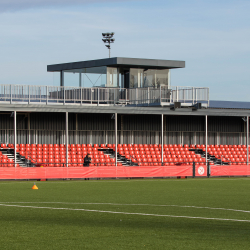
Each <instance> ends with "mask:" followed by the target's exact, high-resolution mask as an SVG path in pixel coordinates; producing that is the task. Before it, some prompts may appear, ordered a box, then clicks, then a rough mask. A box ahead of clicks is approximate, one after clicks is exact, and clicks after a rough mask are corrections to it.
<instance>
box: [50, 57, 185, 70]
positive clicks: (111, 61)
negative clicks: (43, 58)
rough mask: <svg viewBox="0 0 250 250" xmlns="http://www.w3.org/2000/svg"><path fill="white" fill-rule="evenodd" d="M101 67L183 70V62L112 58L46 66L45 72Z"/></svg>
mask: <svg viewBox="0 0 250 250" xmlns="http://www.w3.org/2000/svg"><path fill="white" fill-rule="evenodd" d="M101 66H107V67H123V68H142V69H176V68H185V61H175V60H156V59H139V58H126V57H113V58H106V59H99V60H91V61H82V62H71V63H61V64H53V65H47V71H48V72H54V71H63V70H73V69H82V68H93V67H101Z"/></svg>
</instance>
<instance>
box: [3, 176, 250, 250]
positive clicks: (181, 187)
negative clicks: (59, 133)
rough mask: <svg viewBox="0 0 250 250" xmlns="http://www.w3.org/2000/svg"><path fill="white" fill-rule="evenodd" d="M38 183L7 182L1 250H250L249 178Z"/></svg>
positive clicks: (4, 190)
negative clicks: (34, 186) (35, 188)
mask: <svg viewBox="0 0 250 250" xmlns="http://www.w3.org/2000/svg"><path fill="white" fill-rule="evenodd" d="M36 184H37V186H38V188H39V189H38V190H32V189H31V187H32V186H33V182H31V181H22V182H20V181H17V182H15V181H11V182H5V181H1V182H0V197H1V198H0V204H2V205H0V222H1V224H0V225H1V226H0V246H1V249H36V250H37V249H249V242H250V222H246V221H231V220H228V221H226V220H225V221H223V220H220V219H223V218H224V219H234V220H249V221H250V212H246V211H250V199H249V190H250V179H249V178H223V179H212V178H211V179H185V180H177V179H158V180H156V179H147V180H99V181H91V180H90V181H48V182H37V183H36ZM5 205H11V206H5ZM12 205H14V206H12ZM162 205H164V206H162ZM173 205H174V206H173ZM29 206H32V207H29ZM198 207H199V208H198ZM204 207H207V208H204ZM50 208H57V209H50ZM59 208H61V209H59ZM210 208H225V209H227V210H222V209H210ZM77 209H78V210H77ZM83 209H86V210H92V211H86V210H83ZM228 209H232V210H228ZM93 210H94V211H93ZM235 210H244V211H245V212H242V211H235ZM104 211H111V212H117V213H107V212H104ZM124 212H126V213H138V214H124ZM145 214H151V215H145ZM154 215H173V216H187V217H202V218H217V219H218V220H217V219H216V220H206V219H201V218H187V217H166V216H154Z"/></svg>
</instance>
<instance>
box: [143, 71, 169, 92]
mask: <svg viewBox="0 0 250 250" xmlns="http://www.w3.org/2000/svg"><path fill="white" fill-rule="evenodd" d="M143 78H144V79H143V80H144V81H143V87H153V88H159V87H160V86H169V69H163V70H153V69H148V70H145V71H144V74H143Z"/></svg>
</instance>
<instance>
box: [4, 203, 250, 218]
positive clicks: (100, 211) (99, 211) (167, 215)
mask: <svg viewBox="0 0 250 250" xmlns="http://www.w3.org/2000/svg"><path fill="white" fill-rule="evenodd" d="M0 206H5V207H22V208H34V209H51V210H70V211H85V212H97V213H109V214H125V215H142V216H154V217H171V218H186V219H201V220H218V221H234V222H235V221H236V222H250V220H238V219H225V218H207V217H193V216H184V215H170V214H146V213H130V212H116V211H105V210H93V209H83V208H63V207H62V208H59V207H35V206H20V205H10V204H0Z"/></svg>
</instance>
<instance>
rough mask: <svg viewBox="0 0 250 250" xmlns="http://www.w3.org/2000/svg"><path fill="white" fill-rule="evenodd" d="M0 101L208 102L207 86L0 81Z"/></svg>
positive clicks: (43, 102) (80, 102) (97, 102)
mask: <svg viewBox="0 0 250 250" xmlns="http://www.w3.org/2000/svg"><path fill="white" fill-rule="evenodd" d="M0 102H7V103H10V104H12V103H28V104H31V103H32V104H36V103H37V104H80V105H82V104H95V105H116V104H121V105H122V104H123V105H154V104H156V105H165V104H166V105H167V104H172V103H174V102H182V103H189V104H195V103H197V102H201V103H205V105H207V106H209V88H197V87H171V89H168V88H167V87H164V86H161V87H160V88H135V89H125V88H99V87H97V88H80V87H53V86H31V85H0Z"/></svg>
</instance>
